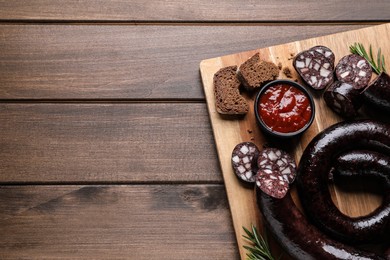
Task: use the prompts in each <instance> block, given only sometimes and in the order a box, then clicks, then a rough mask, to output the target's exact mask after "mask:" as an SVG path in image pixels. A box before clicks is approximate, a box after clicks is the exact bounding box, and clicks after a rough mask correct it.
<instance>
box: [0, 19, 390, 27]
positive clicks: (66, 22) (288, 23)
mask: <svg viewBox="0 0 390 260" xmlns="http://www.w3.org/2000/svg"><path fill="white" fill-rule="evenodd" d="M389 21H390V19H389V20H366V21H349V20H345V21H336V22H329V21H314V20H313V21H287V20H286V21H277V22H275V21H249V20H248V21H245V20H241V21H231V20H226V21H212V20H206V21H196V20H193V21H191V20H189V21H164V20H154V21H131V20H119V21H118V20H104V21H103V20H39V19H37V20H36V19H26V20H5V19H0V25H1V24H4V25H5V24H7V25H31V24H33V25H43V24H50V25H86V26H88V25H91V26H95V25H108V26H110V25H113V26H117V25H124V26H126V25H153V26H156V25H160V26H329V25H334V26H336V25H380V24H383V23H388V22H389Z"/></svg>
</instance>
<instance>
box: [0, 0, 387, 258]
mask: <svg viewBox="0 0 390 260" xmlns="http://www.w3.org/2000/svg"><path fill="white" fill-rule="evenodd" d="M388 21H390V2H389V1H387V0H381V1H379V0H378V1H365V0H341V1H314V0H309V1H298V0H294V1H292V0H280V1H271V0H262V1H255V0H253V1H252V0H249V1H232V0H223V1H209V0H198V1H189V0H180V1H179V0H171V1H156V0H150V1H142V0H115V1H114V0H113V1H103V0H89V1H87V0H78V1H75V0H61V1H60V0H51V1H49V0H14V1H9V0H0V234H1V235H0V259H54V258H63V259H137V260H138V259H141V260H142V259H238V258H239V253H238V248H237V245H236V238H235V236H234V231H233V225H232V220H231V214H230V211H229V206H228V202H227V197H226V193H225V188H224V183H223V179H222V175H221V170H220V168H219V164H218V158H217V155H216V150H215V144H214V138H213V135H212V130H211V125H210V121H209V117H208V112H207V108H206V103H205V96H204V93H203V88H202V85H201V79H200V74H199V63H200V61H201V60H203V59H207V58H212V57H216V56H222V55H227V54H231V53H236V52H242V51H245V50H252V49H256V48H262V47H267V46H272V45H276V44H281V43H287V42H290V41H295V40H301V39H306V38H310V37H315V36H321V35H326V34H331V33H336V32H342V31H347V30H352V29H358V28H363V27H367V26H371V25H374V24H380V23H384V22H388ZM378 37H380V35H378Z"/></svg>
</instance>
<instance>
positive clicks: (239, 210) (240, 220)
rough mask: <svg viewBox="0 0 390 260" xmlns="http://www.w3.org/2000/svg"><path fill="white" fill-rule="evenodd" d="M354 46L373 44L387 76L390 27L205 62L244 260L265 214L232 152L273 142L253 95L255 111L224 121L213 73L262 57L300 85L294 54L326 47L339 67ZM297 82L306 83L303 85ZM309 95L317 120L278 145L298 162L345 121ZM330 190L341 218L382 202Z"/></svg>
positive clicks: (212, 114)
mask: <svg viewBox="0 0 390 260" xmlns="http://www.w3.org/2000/svg"><path fill="white" fill-rule="evenodd" d="M355 42H360V43H363V44H364V46H365V47H366V48H368V46H369V45H370V44H371V45H372V47H373V50H374V53H375V54H376V51H377V50H378V48H381V49H382V53H383V54H384V56H385V59H386V61H388V64H387V68H386V69H387V71H390V66H389V63H390V24H383V25H379V26H373V27H368V28H364V29H359V30H354V31H348V32H343V33H337V34H332V35H327V36H323V37H317V38H312V39H307V40H302V41H296V42H291V43H287V44H282V45H277V46H272V47H268V48H262V49H257V50H252V51H246V52H242V53H236V54H232V55H227V56H223V57H217V58H213V59H207V60H203V61H202V62H201V63H200V71H201V75H202V80H203V87H204V92H205V95H206V100H207V106H208V111H209V116H210V119H211V124H212V128H213V133H214V138H215V143H216V146H217V152H218V157H219V162H220V165H221V169H222V174H223V178H224V181H225V186H226V192H227V196H228V199H229V205H230V209H231V214H232V218H233V224H234V229H235V233H236V238H237V243H238V246H239V250H240V254H241V259H245V258H246V250H245V249H244V248H243V245H245V244H246V242H245V241H244V240H243V238H242V235H243V234H244V233H243V229H242V227H243V226H244V227H247V228H250V226H251V224H254V225H256V226H257V227H258V229H260V230H261V231H262V232H263V227H262V223H261V214H260V212H259V210H258V209H257V207H256V202H255V197H254V192H253V189H251V188H245V187H243V186H242V184H241V183H240V182H239V181H238V179H237V178H236V176H235V175H234V173H233V169H232V166H231V152H232V150H233V148H234V147H235V145H236V144H238V143H240V142H244V141H252V142H254V143H255V144H256V145H257V146H258V147H259V148H261V147H263V145H264V144H266V143H268V142H270V140H269V139H267V138H266V137H264V136H263V134H262V133H261V131H260V130H259V128H258V126H257V125H256V122H255V117H254V112H253V100H254V96H255V95H253V94H252V95H247V96H246V97H247V99H248V100H249V102H250V108H251V109H250V111H249V113H248V114H247V115H246V116H245V117H244V118H241V119H237V118H235V119H227V118H223V117H221V116H220V115H219V114H218V113H217V112H216V109H215V102H214V92H213V76H214V73H215V72H217V71H218V70H219V69H220V68H223V67H226V66H231V65H240V64H241V63H243V62H244V61H246V60H247V59H248V58H250V57H251V56H252V55H253V54H255V53H256V52H259V53H260V57H261V58H262V59H264V60H268V61H272V62H274V63H275V64H279V63H281V65H282V66H283V67H288V68H290V70H291V72H292V77H293V79H299V77H298V74H297V73H296V72H295V70H294V68H293V67H292V56H293V55H294V54H297V53H298V52H300V51H302V50H306V49H309V48H310V47H312V46H315V45H325V46H328V47H329V48H331V49H332V50H333V52H334V53H335V56H336V62H335V64H337V62H338V60H339V59H340V58H341V57H343V56H345V55H347V54H349V48H348V47H349V46H350V45H352V44H353V43H355ZM373 74H374V73H373ZM375 76H376V75H373V77H375ZM279 78H281V79H282V78H287V77H286V76H285V75H284V74H283V73H282V72H281V73H280V75H279ZM299 81H300V82H301V83H302V81H301V80H300V79H299ZM311 93H312V94H313V96H314V97H315V105H316V115H315V120H314V122H313V124H312V125H311V127H310V128H309V129H308V131H306V132H305V134H304V135H303V136H301V137H300V138H299V139H293V140H285V141H282V142H281V143H279V145H281V146H282V147H283V146H285V147H286V149H288V150H289V151H291V152H292V153H293V154H294V155H295V159H296V161H297V162H299V158H300V156H301V154H302V152H303V150H304V149H305V147H306V145H307V144H308V143H309V142H310V140H311V139H312V138H313V137H314V136H315V135H316V134H317V133H318V132H320V131H322V130H323V129H325V128H327V127H328V126H330V125H332V124H334V123H336V122H339V121H341V120H342V119H341V118H340V117H339V116H337V115H336V114H334V113H333V112H332V111H331V110H330V109H329V108H328V107H327V106H326V104H325V102H324V101H323V99H322V98H321V94H322V92H321V91H311ZM330 189H331V193H332V196H333V199H334V201H335V203H336V205H337V206H338V207H339V209H340V210H341V211H342V212H344V213H345V214H347V215H350V216H359V215H365V214H367V213H369V212H371V211H373V210H374V209H375V208H376V207H377V206H379V205H380V203H381V198H380V197H378V196H375V195H372V194H368V193H361V192H360V193H351V192H346V191H344V190H343V189H340V188H338V187H330ZM292 195H293V198H294V200H295V201H296V202H297V203H299V202H298V199H297V196H296V192H295V190H293V191H292ZM271 240H272V239H271ZM271 243H272V241H271ZM275 250H276V251H280V249H279V248H276V249H275ZM275 253H276V254H275V255H276V256H279V252H275Z"/></svg>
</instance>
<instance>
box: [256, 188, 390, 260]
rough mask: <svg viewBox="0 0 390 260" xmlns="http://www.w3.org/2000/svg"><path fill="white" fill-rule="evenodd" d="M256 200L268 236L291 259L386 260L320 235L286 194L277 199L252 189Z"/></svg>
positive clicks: (322, 234) (258, 189)
mask: <svg viewBox="0 0 390 260" xmlns="http://www.w3.org/2000/svg"><path fill="white" fill-rule="evenodd" d="M256 197H257V204H258V207H259V208H260V210H261V212H262V214H263V220H264V222H265V224H266V226H267V228H268V230H270V231H271V232H272V234H273V235H274V238H275V239H276V241H278V243H279V244H280V245H281V246H282V247H283V249H284V250H285V251H286V252H287V253H288V254H289V255H290V256H291V257H293V258H294V259H299V260H301V259H305V260H332V259H345V260H346V259H349V260H351V259H354V260H355V259H356V260H357V259H359V260H368V259H372V260H373V259H375V260H382V259H383V260H384V259H388V258H387V257H386V258H384V257H382V256H380V255H378V254H374V253H371V252H365V251H363V250H360V249H357V248H354V247H352V246H349V245H345V244H343V243H341V242H338V241H336V240H334V239H332V238H330V237H329V236H327V235H326V234H324V233H322V232H321V231H320V230H318V229H317V228H316V227H315V226H314V225H312V224H311V223H309V222H308V220H307V219H306V217H305V216H304V215H303V214H302V213H301V212H300V211H299V209H298V208H297V207H296V206H295V204H294V202H293V200H292V199H291V196H290V194H287V195H286V196H285V197H283V198H282V199H277V198H273V197H271V196H269V195H267V194H265V193H264V192H262V191H261V190H260V188H259V187H256Z"/></svg>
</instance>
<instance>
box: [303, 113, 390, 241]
mask: <svg viewBox="0 0 390 260" xmlns="http://www.w3.org/2000/svg"><path fill="white" fill-rule="evenodd" d="M376 144H377V145H378V150H379V149H380V150H382V149H384V147H390V125H389V124H385V123H381V122H377V121H372V120H359V121H353V122H342V123H338V124H335V125H333V126H331V127H329V128H327V129H325V130H323V131H322V132H321V133H319V134H318V135H317V136H316V137H314V138H313V139H312V141H311V142H310V143H309V144H308V145H307V147H306V148H305V150H304V152H303V154H302V157H301V160H300V163H299V166H298V169H297V188H298V193H299V197H300V201H301V203H302V207H303V208H304V210H305V212H306V214H307V216H308V217H309V218H310V219H311V221H312V222H313V223H315V224H316V226H317V227H318V228H319V229H321V230H322V231H324V232H327V234H329V235H330V236H333V237H334V238H337V239H339V240H342V241H345V242H348V243H353V242H354V243H366V242H369V241H374V240H378V239H381V238H382V239H383V237H386V234H390V192H384V194H383V201H382V204H381V205H380V206H379V207H378V208H377V209H376V210H374V211H373V212H372V213H370V214H368V215H366V216H361V217H357V218H353V217H349V216H347V215H345V214H343V213H341V212H340V210H339V209H338V208H337V207H336V206H335V205H334V203H333V201H332V198H331V195H330V192H329V188H328V178H329V171H330V170H331V168H332V165H333V162H334V159H335V157H337V156H338V155H339V154H341V153H343V152H347V151H352V150H356V149H366V147H369V146H376ZM370 150H371V148H370Z"/></svg>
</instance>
